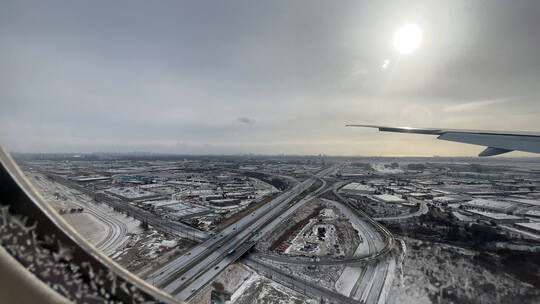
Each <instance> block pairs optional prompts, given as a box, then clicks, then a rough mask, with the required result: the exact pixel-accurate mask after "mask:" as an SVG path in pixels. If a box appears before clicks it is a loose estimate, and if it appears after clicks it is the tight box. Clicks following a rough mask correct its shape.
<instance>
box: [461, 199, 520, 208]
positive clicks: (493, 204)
mask: <svg viewBox="0 0 540 304" xmlns="http://www.w3.org/2000/svg"><path fill="white" fill-rule="evenodd" d="M464 205H465V206H470V207H477V208H486V209H500V210H505V209H509V208H512V207H513V206H514V205H513V204H512V203H509V202H504V201H496V200H491V199H484V198H477V199H474V200H472V201H469V202H466V203H465V204H464Z"/></svg>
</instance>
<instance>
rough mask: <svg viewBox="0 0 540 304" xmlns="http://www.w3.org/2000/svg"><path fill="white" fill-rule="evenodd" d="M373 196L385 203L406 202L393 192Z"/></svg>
mask: <svg viewBox="0 0 540 304" xmlns="http://www.w3.org/2000/svg"><path fill="white" fill-rule="evenodd" d="M373 198H374V199H376V200H378V201H381V202H384V203H404V202H406V200H404V199H402V198H401V197H398V196H395V195H391V194H378V195H373Z"/></svg>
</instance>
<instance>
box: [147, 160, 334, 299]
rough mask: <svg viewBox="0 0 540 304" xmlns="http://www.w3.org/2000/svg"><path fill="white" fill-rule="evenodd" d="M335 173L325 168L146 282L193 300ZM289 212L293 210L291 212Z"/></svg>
mask: <svg viewBox="0 0 540 304" xmlns="http://www.w3.org/2000/svg"><path fill="white" fill-rule="evenodd" d="M332 170H334V168H333V167H332V168H328V169H325V170H323V171H321V172H319V173H318V174H316V175H315V176H313V177H311V178H309V179H307V180H305V181H304V182H302V183H300V184H297V185H296V186H294V187H293V188H292V189H290V190H289V191H287V192H284V193H282V194H281V195H279V196H278V197H276V198H275V199H273V200H271V201H270V202H268V203H266V204H265V205H263V206H262V207H260V208H259V209H257V210H255V211H254V212H252V213H251V214H249V215H248V216H246V217H244V218H242V219H240V220H238V221H237V222H236V223H234V224H232V225H230V226H228V227H226V228H225V229H223V230H222V231H221V232H219V233H216V234H215V235H213V236H212V237H210V238H209V239H208V240H206V241H204V242H203V243H201V244H199V245H197V246H196V247H194V248H192V249H191V250H190V251H188V252H186V253H185V254H184V255H182V256H180V257H178V258H177V259H175V260H173V261H171V262H169V263H168V264H166V265H164V266H163V267H161V268H159V269H157V270H156V271H154V272H153V273H152V274H150V275H149V276H148V277H147V278H146V280H147V281H148V282H150V283H152V284H154V285H155V286H158V287H160V288H162V289H163V290H165V291H167V292H169V293H170V294H172V295H173V296H175V297H176V298H178V299H182V300H185V299H187V298H189V297H190V296H191V295H192V294H193V293H194V292H195V291H196V290H198V289H199V288H201V287H203V286H204V285H205V284H206V283H208V282H209V281H210V280H211V279H212V278H213V277H214V276H215V275H217V274H218V273H219V272H220V271H221V270H222V269H224V268H225V267H226V266H227V265H228V264H230V263H232V262H234V260H236V259H237V258H238V257H240V256H241V254H242V253H243V252H245V251H246V250H248V249H249V248H250V247H251V246H253V244H255V242H256V241H257V240H258V239H259V238H261V237H262V236H263V235H264V234H265V233H266V232H267V231H271V230H272V229H273V228H274V227H275V225H277V224H279V222H281V220H282V218H283V217H284V215H281V213H282V212H283V211H284V208H285V207H286V206H287V205H289V204H290V203H291V201H293V199H295V198H296V197H297V196H298V195H300V194H302V193H303V192H305V191H306V190H308V189H309V188H310V187H311V186H312V185H313V183H314V182H315V181H317V180H318V179H320V178H321V177H322V176H324V175H326V174H328V173H329V172H331V171H332ZM324 186H325V182H324V181H323V185H322V186H321V187H320V188H319V189H317V191H320V190H322V188H323V187H324ZM317 191H315V192H317ZM312 198H313V194H311V195H309V194H308V195H307V196H306V197H304V198H303V199H302V200H300V201H298V202H297V203H296V204H295V205H298V204H300V205H302V204H305V203H306V202H307V201H309V200H311V199H312ZM286 212H293V211H289V210H287V211H286ZM280 215H281V219H280ZM285 216H286V215H285Z"/></svg>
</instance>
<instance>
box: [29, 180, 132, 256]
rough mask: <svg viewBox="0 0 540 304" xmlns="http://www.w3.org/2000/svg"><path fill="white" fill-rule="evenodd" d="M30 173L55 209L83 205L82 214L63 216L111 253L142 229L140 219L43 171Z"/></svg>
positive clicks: (106, 252)
mask: <svg viewBox="0 0 540 304" xmlns="http://www.w3.org/2000/svg"><path fill="white" fill-rule="evenodd" d="M26 176H27V177H28V179H29V180H30V182H31V183H32V184H33V185H34V186H35V187H36V189H37V190H38V192H39V193H40V194H41V195H42V196H43V197H44V198H45V200H46V201H48V202H50V203H51V204H52V205H53V207H54V208H55V209H57V210H60V209H70V208H83V210H84V211H83V212H82V213H69V214H64V215H63V217H64V219H65V220H66V221H67V222H68V223H70V224H71V225H72V226H73V228H74V229H75V230H77V231H78V232H79V233H80V234H81V235H82V236H83V237H84V238H85V239H86V240H88V241H89V242H90V243H91V244H93V245H94V246H96V247H97V248H98V249H100V250H102V251H103V252H104V253H105V254H107V255H112V254H113V253H114V252H115V251H116V250H117V249H118V248H119V247H120V246H121V245H122V244H123V243H124V242H125V241H127V239H128V238H129V236H130V235H131V234H137V233H140V232H141V229H140V227H139V224H140V222H139V221H138V220H135V219H133V218H129V217H127V216H125V215H123V214H121V213H118V212H116V211H114V210H113V209H112V208H110V207H109V206H106V205H104V204H97V203H95V202H94V201H93V200H92V199H91V198H90V197H88V196H86V195H84V194H82V193H81V192H79V191H77V190H74V189H70V188H68V187H65V186H63V185H60V184H58V183H55V182H53V181H52V180H50V179H48V178H47V177H45V176H44V175H42V174H39V173H33V172H31V173H27V174H26Z"/></svg>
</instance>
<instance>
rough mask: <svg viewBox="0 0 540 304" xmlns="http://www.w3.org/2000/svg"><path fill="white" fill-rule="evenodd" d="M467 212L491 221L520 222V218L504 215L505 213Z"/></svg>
mask: <svg viewBox="0 0 540 304" xmlns="http://www.w3.org/2000/svg"><path fill="white" fill-rule="evenodd" d="M469 212H471V213H474V214H478V215H481V216H484V217H487V218H490V219H493V220H522V219H523V218H522V217H519V216H515V215H511V214H505V213H495V212H487V211H478V210H469Z"/></svg>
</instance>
